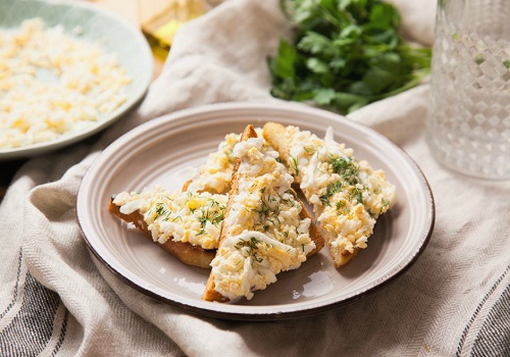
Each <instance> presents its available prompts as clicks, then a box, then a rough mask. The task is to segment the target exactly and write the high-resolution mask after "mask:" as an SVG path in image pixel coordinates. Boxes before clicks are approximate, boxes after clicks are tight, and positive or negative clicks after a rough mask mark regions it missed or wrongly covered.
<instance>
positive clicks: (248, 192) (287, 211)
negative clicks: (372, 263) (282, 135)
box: [211, 138, 315, 301]
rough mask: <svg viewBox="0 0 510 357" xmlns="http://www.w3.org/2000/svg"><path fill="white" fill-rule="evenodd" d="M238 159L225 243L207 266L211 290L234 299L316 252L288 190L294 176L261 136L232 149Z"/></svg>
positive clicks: (298, 206) (248, 295)
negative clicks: (235, 190) (212, 279)
mask: <svg viewBox="0 0 510 357" xmlns="http://www.w3.org/2000/svg"><path fill="white" fill-rule="evenodd" d="M233 156H234V157H237V158H240V160H241V163H240V166H239V169H238V174H237V175H238V190H237V193H235V194H234V195H233V196H232V197H231V201H230V205H231V206H230V211H229V213H228V215H227V217H226V218H225V221H224V226H223V229H224V230H225V239H224V241H222V242H221V244H220V247H219V249H218V251H217V253H216V257H215V258H214V259H213V261H212V262H211V266H212V271H211V275H212V276H213V278H214V283H215V290H216V291H218V292H219V293H221V294H222V295H223V296H225V297H228V298H229V299H230V300H231V301H235V300H237V299H239V298H240V297H243V296H244V297H246V298H247V299H251V298H252V297H253V291H254V290H261V289H264V288H265V287H266V286H267V285H269V284H271V283H274V282H275V281H276V274H278V273H280V272H281V271H286V270H291V269H296V268H298V267H299V266H300V265H301V263H302V262H304V261H305V260H306V256H307V254H308V253H309V252H311V251H312V250H313V249H314V248H315V243H314V242H313V241H312V239H311V238H310V235H309V229H310V224H311V222H310V219H309V218H305V219H301V217H300V212H301V210H302V209H303V208H302V206H301V203H300V202H299V201H298V200H297V199H296V196H295V193H294V192H293V191H292V189H291V184H292V182H293V181H294V178H293V177H292V175H290V174H289V173H288V170H287V169H286V168H285V167H284V165H283V164H281V163H280V162H279V161H278V160H277V159H278V153H277V152H276V151H274V150H273V149H272V148H270V147H268V146H267V145H266V144H264V140H263V139H262V138H251V139H248V140H246V141H242V142H240V143H238V144H236V145H235V147H234V150H233Z"/></svg>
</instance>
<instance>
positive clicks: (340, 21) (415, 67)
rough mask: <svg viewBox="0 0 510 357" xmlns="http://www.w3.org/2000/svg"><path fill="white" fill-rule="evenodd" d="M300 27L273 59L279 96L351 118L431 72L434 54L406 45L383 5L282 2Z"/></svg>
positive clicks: (394, 16)
mask: <svg viewBox="0 0 510 357" xmlns="http://www.w3.org/2000/svg"><path fill="white" fill-rule="evenodd" d="M281 4H282V8H283V10H284V12H285V13H286V14H287V15H288V17H289V18H290V20H291V21H292V22H293V23H294V24H295V27H296V36H295V41H294V44H290V43H289V42H287V41H285V40H281V42H280V46H279V48H278V54H277V55H276V57H274V58H269V61H268V62H269V69H270V72H271V75H272V78H273V87H272V89H271V94H272V95H273V96H275V97H278V98H282V99H286V100H294V101H308V102H310V103H313V104H315V105H318V106H321V107H325V108H327V109H330V110H334V111H337V112H340V113H349V112H352V111H353V110H356V109H358V108H360V107H362V106H364V105H366V104H368V103H371V102H373V101H376V100H379V99H382V98H386V97H389V96H392V95H395V94H397V93H400V92H403V91H405V90H407V89H409V88H412V87H414V86H416V85H417V84H419V83H420V81H421V80H422V78H423V77H424V76H425V75H427V74H428V73H429V71H430V57H431V50H430V49H429V48H416V47H412V46H410V45H408V44H406V43H405V42H404V41H403V40H402V38H401V37H400V35H399V33H398V27H399V24H400V16H399V13H398V11H397V9H395V8H394V7H393V6H392V5H390V4H387V3H384V2H383V1H380V0H282V1H281Z"/></svg>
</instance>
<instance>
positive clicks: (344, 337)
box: [0, 0, 510, 356]
mask: <svg viewBox="0 0 510 357" xmlns="http://www.w3.org/2000/svg"><path fill="white" fill-rule="evenodd" d="M393 2H394V3H396V4H397V5H398V6H399V7H400V9H401V11H402V16H403V31H404V33H405V34H406V35H407V36H408V37H410V38H411V39H412V40H414V41H417V42H422V43H426V44H430V43H431V42H432V33H433V14H434V1H433V0H430V1H427V0H413V1H409V0H398V1H397V0H394V1H393ZM288 33H289V25H288V23H287V22H286V20H285V19H284V17H283V16H282V14H281V12H280V10H279V8H278V4H277V1H276V0H271V1H259V0H237V1H229V2H226V3H224V4H223V5H221V6H219V7H218V8H216V9H215V10H213V11H212V12H210V13H208V14H207V15H205V16H203V17H201V18H199V19H197V20H194V21H193V22H191V23H189V24H187V25H185V26H184V27H183V28H182V30H181V31H180V32H179V33H178V35H177V37H176V39H175V43H174V46H173V48H172V52H171V55H170V57H169V58H168V61H167V63H166V65H165V68H164V70H163V73H162V74H161V76H160V77H159V78H158V79H157V80H156V81H155V82H154V83H153V85H152V86H151V88H150V90H149V92H148V95H147V97H146V98H145V100H144V101H143V103H142V104H141V106H140V107H139V108H138V109H136V110H135V111H133V112H132V113H130V114H129V115H128V116H127V117H126V118H125V119H123V120H121V121H120V122H118V123H117V124H115V125H114V126H113V127H112V128H110V129H109V130H107V131H106V132H105V133H104V134H103V135H102V136H101V137H99V138H96V139H91V140H88V141H87V142H86V143H83V144H79V145H74V146H72V147H70V148H68V149H66V150H62V151H61V152H60V153H55V154H50V155H46V156H43V157H38V158H34V159H32V160H30V161H29V162H28V163H27V164H26V165H25V166H24V167H23V168H22V169H21V170H20V171H19V173H18V174H17V176H16V177H15V179H14V181H13V183H12V185H11V186H10V188H9V190H8V192H7V195H6V197H5V198H4V200H3V202H2V203H1V206H0V220H1V225H0V227H1V230H0V261H1V262H2V263H1V264H0V282H1V284H2V285H1V286H2V289H0V355H6V356H36V355H42V356H50V355H51V356H53V355H61V356H133V355H135V356H138V355H141V356H162V355H169V354H170V355H176V356H179V355H189V356H216V355H220V356H241V355H242V356H251V355H264V356H309V355H318V356H327V355H346V356H351V355H352V356H356V355H360V356H372V355H377V356H384V355H398V356H402V355H430V356H446V355H454V354H458V355H477V354H480V353H485V354H486V355H491V354H492V355H498V354H499V355H504V354H507V355H508V354H509V353H510V350H509V346H510V343H508V338H509V336H510V333H509V331H510V326H509V323H508V321H510V319H509V318H508V317H509V312H508V311H509V306H510V289H509V285H510V278H509V276H510V273H509V268H508V267H509V261H510V258H509V254H508V252H509V251H510V237H509V234H508V232H509V228H510V221H509V219H508V217H509V214H510V206H509V205H508V203H507V199H506V198H505V197H508V196H507V193H508V192H509V189H510V185H509V184H508V183H505V182H489V181H478V180H474V179H470V178H466V177H464V176H460V175H457V174H455V173H452V172H450V171H447V170H446V169H444V168H443V167H442V166H440V165H439V164H438V163H436V162H435V161H434V159H433V158H432V157H431V154H430V152H429V150H428V148H427V145H426V143H425V140H424V126H425V122H426V116H427V95H428V90H429V89H428V87H427V86H426V85H423V86H420V87H417V88H415V89H413V90H410V91H408V92H405V93H403V94H401V95H398V96H396V97H393V98H389V99H387V100H384V101H380V102H377V103H374V104H371V105H369V106H367V107H365V108H363V109H361V110H358V111H356V112H354V113H353V114H352V115H350V116H349V117H350V119H352V120H354V121H357V122H360V123H363V124H365V125H368V126H370V127H372V128H374V129H375V130H377V131H379V132H381V133H382V134H384V135H386V136H388V137H389V138H390V139H391V140H393V141H394V142H395V143H396V144H398V145H400V146H402V147H403V148H404V149H405V150H406V151H407V152H408V153H409V154H410V155H411V156H412V157H413V158H414V159H415V160H416V161H417V163H418V164H419V165H420V167H421V168H422V169H423V171H424V173H425V175H426V176H427V178H428V180H429V182H430V184H431V186H432V190H433V192H434V195H435V197H436V208H437V220H436V226H435V230H434V233H433V235H432V238H431V240H430V243H429V245H428V247H427V249H426V250H425V252H424V253H423V255H422V256H421V257H420V258H419V259H418V261H417V262H416V263H415V264H414V265H413V266H412V267H411V269H409V270H408V271H407V272H406V273H405V274H403V275H402V276H401V277H399V278H398V279H397V280H395V281H394V282H393V283H391V284H389V285H388V286H386V287H385V288H383V289H380V290H378V291H377V292H375V293H373V294H370V295H367V296H364V297H362V298H361V299H359V300H358V301H356V302H354V303H352V304H349V305H347V306H343V307H341V308H338V309H335V310H331V311H329V312H326V313H323V314H320V315H317V316H314V317H309V318H303V319H298V320H292V321H277V322H261V323H249V322H231V321H222V320H215V319H210V318H204V317H200V316H198V315H190V314H188V313H186V312H184V311H182V310H180V309H178V308H176V307H173V306H171V305H167V304H163V303H160V302H158V301H156V300H154V299H152V298H149V297H147V296H145V295H143V294H141V293H140V292H138V291H136V290H134V289H133V288H131V287H129V286H127V285H126V284H124V283H123V282H121V281H120V280H118V279H117V278H116V277H114V276H113V275H112V274H110V273H109V272H108V271H107V270H106V269H105V268H104V267H103V266H102V265H101V264H100V263H98V262H94V260H93V258H92V256H91V254H90V253H89V252H88V250H87V248H86V246H85V243H84V241H83V239H82V237H81V235H80V232H79V229H78V225H77V223H76V210H75V203H76V194H77V191H78V187H79V184H80V181H81V178H82V177H83V175H84V173H85V171H86V170H87V168H88V167H89V166H90V165H91V164H92V163H93V161H94V159H95V158H97V155H99V154H100V151H101V149H102V148H104V147H105V146H106V145H108V144H109V143H110V142H111V141H112V140H114V139H115V138H116V137H118V136H119V135H121V134H122V133H124V132H125V131H127V130H128V129H130V128H132V127H134V126H136V125H139V124H140V123H142V122H145V121H147V120H150V119H153V118H155V117H157V116H161V115H165V114H168V113H171V112H173V111H175V110H178V109H182V108H187V107H192V106H198V105H201V104H206V103H214V102H226V101H273V100H275V99H273V98H271V97H270V96H269V94H268V92H269V91H268V89H269V83H270V78H269V75H268V72H267V68H266V62H265V59H266V56H267V55H268V54H273V53H274V52H275V50H276V46H277V43H278V39H279V38H280V37H281V36H284V35H287V34H288ZM494 331H496V332H497V333H494ZM505 339H506V340H505Z"/></svg>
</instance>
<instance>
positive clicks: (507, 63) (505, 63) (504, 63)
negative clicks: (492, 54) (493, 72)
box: [503, 60, 510, 69]
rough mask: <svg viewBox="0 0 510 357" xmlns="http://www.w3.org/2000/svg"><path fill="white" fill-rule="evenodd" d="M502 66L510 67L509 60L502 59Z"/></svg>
mask: <svg viewBox="0 0 510 357" xmlns="http://www.w3.org/2000/svg"><path fill="white" fill-rule="evenodd" d="M503 66H505V68H508V69H510V60H506V61H503Z"/></svg>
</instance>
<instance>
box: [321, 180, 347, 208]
mask: <svg viewBox="0 0 510 357" xmlns="http://www.w3.org/2000/svg"><path fill="white" fill-rule="evenodd" d="M341 189H342V182H341V181H337V182H333V183H330V184H329V185H328V186H327V187H326V192H325V193H323V194H322V195H321V196H320V197H319V199H320V200H321V202H322V203H323V204H324V205H327V206H329V205H330V202H329V199H330V198H331V196H333V195H334V194H335V193H337V192H339V191H340V190H341Z"/></svg>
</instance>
